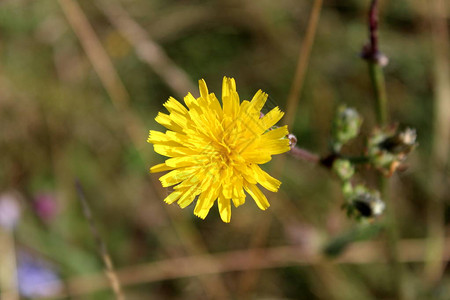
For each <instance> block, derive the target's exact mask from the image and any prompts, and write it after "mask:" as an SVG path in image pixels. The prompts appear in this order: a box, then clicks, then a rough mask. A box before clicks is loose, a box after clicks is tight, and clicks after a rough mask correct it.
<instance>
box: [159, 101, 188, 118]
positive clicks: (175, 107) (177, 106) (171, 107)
mask: <svg viewBox="0 0 450 300" xmlns="http://www.w3.org/2000/svg"><path fill="white" fill-rule="evenodd" d="M163 105H164V107H165V108H166V109H167V110H168V111H169V112H171V113H179V114H182V115H186V114H187V112H188V111H187V109H186V107H184V106H183V104H181V103H180V102H178V100H176V99H175V98H173V97H170V98H169V100H167V101H166V103H164V104H163Z"/></svg>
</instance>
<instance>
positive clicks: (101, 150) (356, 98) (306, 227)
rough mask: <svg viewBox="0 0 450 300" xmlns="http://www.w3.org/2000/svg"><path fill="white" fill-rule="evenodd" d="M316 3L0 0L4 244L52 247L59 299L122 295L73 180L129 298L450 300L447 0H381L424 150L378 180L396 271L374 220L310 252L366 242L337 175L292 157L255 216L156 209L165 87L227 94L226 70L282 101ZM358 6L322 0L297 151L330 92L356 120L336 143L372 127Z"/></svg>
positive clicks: (393, 71) (179, 92) (387, 44)
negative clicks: (385, 197) (156, 140)
mask: <svg viewBox="0 0 450 300" xmlns="http://www.w3.org/2000/svg"><path fill="white" fill-rule="evenodd" d="M317 3H318V1H317V0H316V1H304V0H302V1H300V0H299V1H294V0H280V1H268V0H261V1H249V0H243V1H237V0H213V1H194V0H179V1H170V0H165V1H162V0H147V1H142V0H141V1H138V0H123V1H120V3H119V2H117V1H91V0H89V1H87V0H80V1H73V0H59V1H49V0H41V1H30V0H15V1H12V0H3V1H1V2H0V153H1V156H0V166H1V168H0V192H1V193H14V195H15V197H16V198H17V199H19V201H20V206H21V210H22V216H21V219H20V222H19V224H18V226H17V228H16V230H15V231H14V237H15V242H14V244H15V248H16V252H18V251H19V250H20V249H24V250H26V251H27V252H30V253H32V254H33V256H35V257H38V258H39V259H42V260H46V261H47V262H48V263H50V264H51V265H52V267H53V268H54V269H55V270H57V272H58V274H59V275H60V276H61V278H62V281H63V282H64V284H63V288H62V289H61V291H60V293H59V294H58V295H55V296H54V298H58V299H112V298H113V297H114V294H113V292H112V291H111V289H110V288H109V286H108V283H107V281H106V280H105V279H104V277H103V275H102V274H103V273H102V272H103V263H102V260H101V258H100V256H99V253H98V251H97V247H96V244H95V239H94V237H93V236H92V234H91V231H90V228H89V222H88V221H87V220H86V219H85V218H84V216H83V213H82V208H81V205H80V203H79V202H78V200H77V191H76V189H75V185H74V184H75V180H76V179H79V180H80V182H81V184H82V186H83V188H84V191H85V194H86V198H87V201H88V202H89V204H90V206H91V209H92V213H93V216H94V221H95V223H96V226H97V227H98V230H99V232H100V235H101V236H102V238H103V240H104V243H105V244H106V245H107V248H108V250H109V252H110V255H111V258H112V261H113V262H114V264H115V266H116V269H117V270H118V275H119V278H120V279H121V282H122V288H123V290H124V294H125V295H126V298H127V299H350V300H352V299H398V298H400V297H402V298H404V299H450V289H449V286H450V273H449V271H448V270H447V269H446V268H445V266H446V261H447V259H449V258H450V248H449V247H450V243H448V242H447V240H446V239H445V233H446V232H447V231H448V229H449V227H448V226H449V224H448V221H449V220H448V218H449V216H450V215H449V212H450V210H449V207H448V201H449V200H450V199H449V198H450V197H449V188H448V187H449V184H450V176H449V171H448V168H447V164H448V153H449V151H448V150H449V148H448V143H449V139H450V137H449V136H448V129H449V127H450V126H449V122H450V109H446V108H448V106H449V104H448V103H449V102H450V92H449V89H450V82H449V78H448V69H449V62H448V55H449V52H448V40H449V36H448V29H449V27H448V19H449V16H450V5H448V3H447V2H446V1H444V0H432V1H431V0H430V1H419V0H409V1H406V0H398V1H381V3H380V48H381V51H382V52H383V53H384V54H386V55H387V56H388V57H389V65H388V66H387V67H385V69H384V70H385V76H386V84H387V93H388V98H389V116H390V120H392V121H395V122H398V123H399V124H400V127H402V128H404V127H406V126H410V127H413V128H416V129H417V133H418V141H419V143H420V146H419V147H418V148H417V150H416V151H415V152H414V153H412V155H411V156H410V157H409V158H408V160H407V166H408V168H407V169H406V170H404V171H402V172H399V173H397V174H395V175H394V176H393V177H392V178H390V181H389V182H390V195H391V197H390V199H389V202H388V208H387V209H388V210H389V209H392V211H393V212H394V214H395V219H396V220H397V222H396V224H397V228H396V231H397V233H398V236H399V240H398V241H397V243H398V257H399V260H400V261H401V262H402V263H401V265H400V273H396V272H395V271H393V269H394V268H395V263H391V260H390V259H389V255H388V254H387V252H386V244H389V243H388V242H387V241H388V240H389V238H388V234H387V233H386V232H385V230H381V231H380V232H379V233H377V234H375V235H371V238H372V239H371V240H369V241H365V242H357V243H355V244H352V245H351V246H350V248H348V249H347V252H346V251H344V252H343V253H342V254H341V255H342V256H338V257H337V258H327V257H326V256H322V254H321V253H322V249H323V247H325V246H326V245H328V243H330V242H332V241H336V240H335V239H338V240H337V241H339V239H341V240H342V239H344V240H346V241H347V240H353V239H358V238H359V239H365V238H364V237H362V238H361V235H360V234H358V233H357V232H356V233H355V230H356V231H358V230H359V228H360V227H359V225H358V224H357V223H356V222H355V221H353V220H348V219H347V217H346V216H345V212H344V211H342V210H341V205H342V203H343V197H342V195H341V191H340V188H339V183H338V181H337V179H336V178H335V177H334V176H333V175H332V174H330V173H329V172H328V171H327V170H325V169H323V168H321V167H319V166H315V165H313V164H311V163H308V162H303V161H298V160H295V159H294V158H292V157H289V156H288V155H286V157H285V158H284V160H283V161H281V160H274V161H272V162H271V163H269V164H268V166H267V168H268V169H271V170H273V171H274V172H275V173H276V172H277V171H275V170H279V169H282V171H278V172H279V173H278V174H276V175H275V176H277V177H278V178H280V179H281V180H282V182H283V184H282V187H281V191H280V192H279V193H277V194H273V193H267V196H268V199H269V201H270V203H271V204H272V207H271V208H270V209H269V210H268V211H264V212H263V211H260V210H259V209H258V208H257V206H256V205H255V204H254V203H253V201H251V199H249V198H248V197H247V204H246V205H244V206H242V207H240V208H239V209H233V213H232V220H231V223H230V224H224V223H222V221H221V220H220V217H219V215H218V213H217V210H216V209H215V208H214V209H212V210H211V212H210V214H209V215H208V217H207V219H206V220H204V221H202V220H200V219H198V218H196V217H195V216H194V215H193V213H192V210H193V208H192V207H188V208H186V209H184V210H181V209H179V208H178V207H177V206H176V205H172V206H167V205H166V204H165V203H164V202H163V201H162V197H164V195H166V194H167V192H168V191H166V190H165V189H164V188H161V186H160V184H159V182H158V180H157V178H158V177H159V176H160V174H156V176H154V175H150V174H148V169H149V167H150V166H152V165H154V164H156V163H160V162H162V161H163V160H164V158H163V157H161V156H159V155H157V154H155V153H154V152H153V147H152V146H151V145H150V144H147V143H146V139H147V132H148V130H149V129H153V130H162V126H160V125H159V124H157V123H156V122H155V121H154V117H155V116H156V114H157V112H158V111H164V109H163V107H162V104H163V103H164V102H165V101H166V100H167V98H168V97H169V96H174V97H175V98H177V99H179V100H181V99H182V96H183V95H185V94H187V92H192V93H193V94H194V95H195V96H197V95H198V90H197V86H196V85H197V83H196V82H197V80H198V79H201V78H204V79H205V80H206V82H207V84H208V87H209V88H210V91H212V92H215V93H216V95H218V96H219V95H220V94H221V83H222V77H223V76H229V77H234V78H235V79H236V82H237V87H238V92H239V94H240V96H241V99H249V98H251V97H252V96H253V94H254V93H255V92H256V91H257V90H258V89H262V90H263V91H265V92H267V93H268V94H269V95H270V101H269V102H270V103H269V105H278V106H280V108H281V109H282V110H286V100H287V98H288V95H289V92H290V89H291V85H292V82H293V78H294V73H295V69H296V65H297V62H298V60H299V55H298V53H299V50H300V48H301V47H302V45H303V43H304V38H305V33H306V32H307V30H308V22H309V19H310V14H311V10H312V7H313V5H314V4H316V5H317ZM369 4H370V3H369V1H357V0H347V1H337V0H329V1H324V3H323V5H322V7H321V10H320V20H319V23H318V27H317V32H316V34H315V39H314V44H313V47H312V50H311V55H310V57H309V58H308V68H307V70H306V77H305V81H304V84H303V88H302V90H301V96H300V100H299V103H298V107H297V108H296V111H295V122H294V123H295V124H294V126H293V127H292V128H290V131H292V132H293V133H294V134H295V135H296V136H297V138H298V145H299V146H300V147H302V148H306V149H309V150H311V151H312V152H316V153H318V154H321V155H325V154H326V153H327V152H328V151H329V149H328V143H329V136H330V130H331V121H332V117H333V114H334V111H335V108H336V107H337V105H338V104H341V103H346V104H348V105H350V106H352V107H354V108H356V109H357V110H358V111H359V112H360V113H361V115H362V116H363V118H364V123H363V134H362V136H361V138H359V139H358V140H356V141H355V142H354V143H352V144H351V146H350V147H349V148H348V149H346V150H345V151H347V152H348V153H359V152H361V151H362V149H363V145H364V143H365V137H364V136H367V134H368V133H369V132H370V131H371V129H372V128H373V127H374V125H375V110H374V97H373V89H372V86H371V82H370V79H369V75H368V71H367V64H366V63H365V62H364V61H363V60H362V59H360V52H361V49H362V46H363V45H364V44H365V43H366V42H367V35H368V33H367V11H368V7H369ZM439 5H441V6H439ZM445 6H447V7H445ZM281 123H283V120H282V121H281ZM277 163H278V164H279V165H278V166H281V168H278V169H277ZM280 172H281V174H280ZM358 180H360V181H361V182H367V183H368V185H369V186H371V187H373V188H375V187H376V178H375V176H374V171H373V170H364V169H363V170H361V175H360V176H359V177H358ZM43 194H44V195H47V196H48V197H49V198H50V199H51V200H49V202H51V203H52V204H50V206H52V205H53V206H54V207H51V208H50V210H51V213H50V214H48V215H42V214H39V210H38V209H37V207H38V206H39V203H38V202H39V201H38V200H39V195H43ZM384 218H385V217H381V218H380V219H379V220H376V221H375V223H377V224H378V223H381V224H384ZM388 248H389V247H388ZM246 249H266V250H260V251H250V252H246V251H247V250H246ZM209 254H210V255H209ZM1 255H2V253H1V252H0V256H1ZM180 258H185V259H180ZM6 259H8V257H7V258H6ZM397 270H398V269H397ZM393 274H402V276H401V278H400V279H399V278H393ZM399 295H400V296H399Z"/></svg>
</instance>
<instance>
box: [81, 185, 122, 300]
mask: <svg viewBox="0 0 450 300" xmlns="http://www.w3.org/2000/svg"><path fill="white" fill-rule="evenodd" d="M75 187H76V190H77V194H78V200H79V201H80V203H81V206H82V208H83V214H84V217H85V218H86V220H87V221H88V222H89V227H90V229H91V233H92V236H93V237H94V239H95V242H96V244H97V248H98V251H99V253H100V257H101V258H102V260H103V263H104V264H105V267H106V270H105V272H106V277H107V278H108V281H109V284H110V285H111V288H112V290H113V291H114V294H115V296H116V299H118V300H125V296H124V294H123V292H122V287H121V285H120V281H119V278H118V277H117V274H116V272H115V271H114V266H113V263H112V260H111V256H110V255H109V253H108V250H107V248H106V245H105V243H104V241H103V239H102V237H101V236H100V233H99V232H98V229H97V226H96V225H95V222H94V218H93V216H92V212H91V208H90V207H89V204H88V202H87V200H86V196H85V194H84V191H83V188H82V186H81V183H80V182H79V181H78V180H77V181H76V183H75Z"/></svg>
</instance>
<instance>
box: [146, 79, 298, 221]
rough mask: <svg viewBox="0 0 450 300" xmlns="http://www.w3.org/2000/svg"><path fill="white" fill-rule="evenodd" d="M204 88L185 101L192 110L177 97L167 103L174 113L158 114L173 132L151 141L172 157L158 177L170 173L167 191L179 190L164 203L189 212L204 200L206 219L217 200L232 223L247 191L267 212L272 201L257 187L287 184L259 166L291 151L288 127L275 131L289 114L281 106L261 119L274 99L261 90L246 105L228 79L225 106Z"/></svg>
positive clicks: (153, 135) (200, 208) (199, 212)
mask: <svg viewBox="0 0 450 300" xmlns="http://www.w3.org/2000/svg"><path fill="white" fill-rule="evenodd" d="M199 87H200V97H199V98H197V99H195V98H194V97H193V96H192V95H191V94H190V93H189V94H188V95H187V96H186V97H185V98H184V103H185V104H186V107H187V108H186V107H185V106H184V105H182V104H181V103H180V102H178V101H177V100H175V99H174V98H172V97H171V98H169V100H168V101H167V102H166V103H165V104H164V106H165V107H166V108H167V110H168V111H169V114H164V113H158V116H157V117H156V118H155V120H156V121H157V122H158V123H159V124H161V125H163V126H165V127H166V128H168V129H169V130H167V131H166V133H162V132H159V131H154V130H150V136H149V138H148V142H149V143H152V144H153V147H154V150H155V152H157V153H159V154H161V155H164V156H168V157H170V158H169V159H167V160H166V161H165V162H164V163H162V164H158V165H156V166H154V167H152V168H150V172H152V173H153V172H161V171H169V170H170V172H169V173H167V174H166V175H164V176H162V177H161V178H160V181H161V183H162V185H163V186H164V187H169V186H173V185H174V188H173V189H174V191H173V192H172V193H171V194H170V195H169V196H167V198H166V199H164V201H165V202H166V203H168V204H171V203H173V202H175V201H176V202H177V203H178V205H179V206H180V207H181V208H185V207H186V206H188V205H189V204H191V203H192V202H193V201H194V199H195V198H196V197H197V196H198V198H197V202H196V205H195V209H194V214H195V215H196V216H198V217H200V218H202V219H204V218H205V217H206V216H207V215H208V213H209V210H210V209H211V207H212V206H213V204H214V202H215V201H216V200H217V203H218V207H219V213H220V216H221V218H222V220H223V221H224V222H227V223H228V222H230V219H231V202H233V204H234V206H235V207H238V206H240V205H242V204H244V202H245V197H246V194H245V192H244V190H245V191H246V192H247V193H248V194H249V195H250V196H251V197H252V198H253V199H254V200H255V202H256V204H257V205H258V207H259V208H260V209H262V210H265V209H266V208H268V207H269V202H268V201H267V198H266V196H265V195H264V194H263V193H262V192H261V190H260V189H259V187H258V186H257V184H260V185H261V186H263V187H264V188H266V189H267V190H269V191H272V192H276V191H277V190H278V188H279V187H280V184H281V182H280V181H279V180H277V179H275V178H273V177H272V176H270V175H269V174H267V173H266V172H265V171H263V170H262V169H261V168H260V167H259V164H264V163H267V162H268V161H270V160H271V159H272V155H274V154H280V153H284V152H286V151H289V149H290V147H289V140H288V139H287V138H286V135H287V134H288V130H287V126H283V127H278V128H276V129H272V127H273V126H274V125H275V124H276V123H277V122H278V121H279V120H280V119H281V118H282V116H283V112H281V111H280V109H279V108H278V107H275V108H273V109H272V110H271V111H270V112H269V113H267V114H266V115H264V116H263V117H261V115H260V111H261V109H262V107H263V106H264V104H265V102H266V100H267V96H268V95H267V94H266V93H263V92H262V91H261V90H259V91H258V92H257V93H256V94H255V96H253V99H252V100H251V101H246V100H245V101H242V103H240V101H239V95H238V93H237V92H236V83H235V81H234V79H233V78H227V77H224V79H223V86H222V106H221V105H220V103H219V100H218V99H217V98H216V96H215V95H214V94H213V93H209V92H208V88H207V86H206V83H205V81H204V80H200V81H199Z"/></svg>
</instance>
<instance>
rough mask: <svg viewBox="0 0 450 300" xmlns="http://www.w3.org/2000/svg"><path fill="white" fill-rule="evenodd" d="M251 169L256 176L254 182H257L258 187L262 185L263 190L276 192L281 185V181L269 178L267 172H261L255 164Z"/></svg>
mask: <svg viewBox="0 0 450 300" xmlns="http://www.w3.org/2000/svg"><path fill="white" fill-rule="evenodd" d="M252 169H253V171H254V174H255V176H256V180H257V181H258V183H259V184H260V185H262V186H263V187H264V188H266V189H268V190H269V191H271V192H277V191H278V189H279V188H280V185H281V181H279V180H278V179H275V178H273V177H272V176H270V175H269V174H268V173H267V172H265V171H264V170H262V169H261V168H260V167H259V166H258V165H256V164H252Z"/></svg>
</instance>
